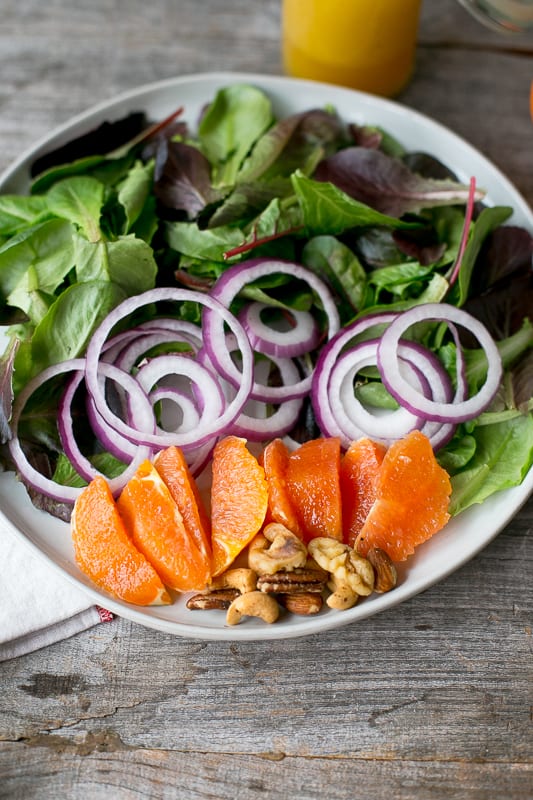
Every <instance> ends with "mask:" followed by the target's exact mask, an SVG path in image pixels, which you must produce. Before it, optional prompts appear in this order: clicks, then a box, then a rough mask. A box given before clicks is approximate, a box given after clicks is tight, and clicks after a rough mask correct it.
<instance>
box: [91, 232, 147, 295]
mask: <svg viewBox="0 0 533 800" xmlns="http://www.w3.org/2000/svg"><path fill="white" fill-rule="evenodd" d="M75 244H76V277H77V280H78V281H79V282H80V283H87V282H92V281H110V282H111V283H115V284H117V286H120V288H121V289H122V290H123V292H124V293H125V294H126V295H128V296H130V295H134V294H139V293H140V292H144V291H147V290H148V289H152V288H153V286H154V285H155V278H156V274H157V264H156V261H155V258H154V254H153V250H152V248H151V247H150V246H149V245H148V244H147V243H146V242H144V241H143V240H142V239H137V237H135V236H133V235H132V234H128V236H119V237H118V238H117V239H116V240H115V241H113V242H104V241H99V242H88V241H87V240H86V239H84V238H83V236H80V235H78V236H76V238H75Z"/></svg>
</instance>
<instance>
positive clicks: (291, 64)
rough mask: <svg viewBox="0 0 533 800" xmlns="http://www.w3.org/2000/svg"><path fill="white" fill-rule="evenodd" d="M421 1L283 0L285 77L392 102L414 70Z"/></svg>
mask: <svg viewBox="0 0 533 800" xmlns="http://www.w3.org/2000/svg"><path fill="white" fill-rule="evenodd" d="M420 5H421V0H283V6H282V49H283V61H284V67H285V72H286V73H287V74H288V75H291V76H292V77H297V78H310V79H312V80H319V81H325V82H327V83H335V84H340V85H343V86H349V87H351V88H354V89H359V90H361V91H364V92H370V93H372V94H379V95H383V96H388V97H392V96H394V95H396V94H398V93H399V92H400V91H401V90H402V89H403V88H404V87H405V85H406V84H407V83H408V81H409V79H410V77H411V73H412V70H413V65H414V57H415V50H416V37H417V31H418V17H419V11H420Z"/></svg>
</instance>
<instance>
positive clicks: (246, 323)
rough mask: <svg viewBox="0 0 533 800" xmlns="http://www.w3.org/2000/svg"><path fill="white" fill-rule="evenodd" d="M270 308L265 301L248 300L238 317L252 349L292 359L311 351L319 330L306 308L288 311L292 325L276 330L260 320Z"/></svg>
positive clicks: (316, 341) (318, 340) (316, 343)
mask: <svg viewBox="0 0 533 800" xmlns="http://www.w3.org/2000/svg"><path fill="white" fill-rule="evenodd" d="M269 308H271V307H270V306H268V305H267V304H266V303H259V302H253V303H248V305H247V306H245V307H244V308H243V309H242V310H241V311H240V312H239V314H238V318H239V320H240V322H241V324H242V326H243V328H244V330H245V331H246V333H247V334H248V339H249V340H250V344H251V345H252V347H253V349H254V350H257V352H258V353H264V354H265V355H270V356H282V357H284V358H295V357H296V356H303V355H305V353H309V352H311V350H314V349H315V348H316V347H317V345H318V343H319V342H320V329H319V327H318V324H317V321H316V319H315V318H314V317H313V315H312V314H311V313H310V312H309V311H294V310H291V311H290V314H289V316H290V317H291V319H292V322H293V325H292V327H289V329H288V330H277V329H276V328H272V327H270V326H269V325H266V324H265V322H264V321H263V319H262V317H261V314H262V313H263V312H264V311H265V310H267V309H269Z"/></svg>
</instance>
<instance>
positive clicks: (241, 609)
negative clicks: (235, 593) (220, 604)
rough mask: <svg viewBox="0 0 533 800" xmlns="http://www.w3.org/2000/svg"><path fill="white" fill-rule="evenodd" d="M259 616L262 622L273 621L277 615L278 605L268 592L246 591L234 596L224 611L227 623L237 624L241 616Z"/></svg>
mask: <svg viewBox="0 0 533 800" xmlns="http://www.w3.org/2000/svg"><path fill="white" fill-rule="evenodd" d="M245 616H247V617H259V618H260V619H262V620H263V621H264V622H268V623H272V622H275V621H276V620H277V618H278V616H279V605H278V604H277V602H276V601H275V600H274V598H273V597H271V596H270V595H268V594H263V592H257V591H254V592H247V593H246V594H241V595H239V597H236V598H235V600H234V601H233V602H232V604H231V605H230V607H229V608H228V611H227V613H226V622H227V624H228V625H238V624H239V622H240V621H241V619H242V617H245Z"/></svg>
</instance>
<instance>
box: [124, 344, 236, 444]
mask: <svg viewBox="0 0 533 800" xmlns="http://www.w3.org/2000/svg"><path fill="white" fill-rule="evenodd" d="M161 378H169V379H170V380H172V381H177V380H180V379H182V378H187V379H189V381H191V382H192V384H193V386H194V389H195V394H196V397H197V410H198V414H199V419H198V424H197V427H196V428H195V430H196V431H197V430H198V429H201V428H202V426H205V425H209V424H210V423H211V421H212V420H213V419H218V418H220V417H221V416H222V414H223V413H224V410H225V408H226V405H227V404H226V399H225V397H224V394H223V392H222V389H221V387H220V384H219V383H218V381H217V379H216V378H215V376H214V375H213V373H212V372H211V371H210V370H209V369H206V367H205V366H203V365H202V364H201V363H200V362H198V361H195V360H193V359H192V358H190V357H189V356H185V355H180V354H179V353H169V354H168V355H164V356H156V357H155V358H152V359H150V361H148V362H147V363H146V364H145V365H143V366H142V367H141V368H140V370H139V371H138V373H137V376H136V380H137V381H138V383H139V385H140V386H141V387H142V388H143V389H144V390H145V391H146V392H147V393H149V392H150V391H151V390H152V389H153V387H154V386H155V385H156V384H157V382H158V381H159V380H160V379H161ZM171 433H172V435H173V437H174V439H173V443H174V444H175V445H177V446H181V447H183V449H184V450H187V448H190V447H196V441H193V443H192V444H190V443H189V442H188V441H183V442H182V438H184V437H187V438H190V434H191V429H190V428H188V429H187V428H185V427H180V428H178V429H177V430H175V431H172V432H171ZM168 434H169V432H167V431H160V434H159V435H160V436H167V435H168Z"/></svg>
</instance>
